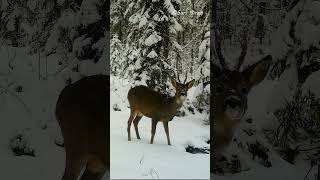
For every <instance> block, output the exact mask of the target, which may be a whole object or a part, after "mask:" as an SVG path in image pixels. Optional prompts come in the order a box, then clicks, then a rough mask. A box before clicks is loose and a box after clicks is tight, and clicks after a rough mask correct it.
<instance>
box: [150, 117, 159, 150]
mask: <svg viewBox="0 0 320 180" xmlns="http://www.w3.org/2000/svg"><path fill="white" fill-rule="evenodd" d="M157 123H158V120H155V119H152V122H151V140H150V144H153V139H154V135H155V134H156V128H157Z"/></svg>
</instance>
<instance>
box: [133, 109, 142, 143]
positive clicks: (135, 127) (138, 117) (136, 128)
mask: <svg viewBox="0 0 320 180" xmlns="http://www.w3.org/2000/svg"><path fill="white" fill-rule="evenodd" d="M141 118H142V116H141V115H139V114H138V115H137V116H136V118H134V120H133V125H134V129H135V131H136V135H137V139H140V135H139V129H138V124H139V122H140V120H141Z"/></svg>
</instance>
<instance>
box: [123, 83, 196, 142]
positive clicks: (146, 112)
mask: <svg viewBox="0 0 320 180" xmlns="http://www.w3.org/2000/svg"><path fill="white" fill-rule="evenodd" d="M193 83H194V80H192V81H190V82H188V83H186V84H179V83H177V82H176V81H174V80H172V85H173V86H174V87H175V89H176V94H175V96H174V97H170V98H166V97H165V96H164V95H163V94H161V93H159V92H156V91H153V90H152V89H150V88H148V87H146V86H136V87H134V88H132V89H130V90H129V92H128V101H129V104H130V109H131V113H130V117H129V120H128V128H127V131H128V141H131V135H130V127H131V123H132V122H133V124H134V127H135V131H136V135H137V138H138V139H140V135H139V130H138V124H139V121H140V120H141V118H142V117H143V116H147V117H149V118H151V119H152V127H151V141H150V144H152V143H153V139H154V135H155V132H156V126H157V123H158V122H159V121H161V122H162V123H163V126H164V129H165V132H166V135H167V141H168V145H171V142H170V137H169V127H168V123H169V121H170V120H172V118H173V117H174V115H175V114H176V112H177V110H179V109H180V108H181V106H182V103H183V101H182V99H181V93H182V92H187V91H188V89H190V88H191V87H192V86H193Z"/></svg>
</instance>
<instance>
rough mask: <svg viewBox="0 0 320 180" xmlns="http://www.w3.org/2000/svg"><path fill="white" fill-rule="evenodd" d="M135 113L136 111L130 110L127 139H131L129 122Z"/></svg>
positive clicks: (129, 122)
mask: <svg viewBox="0 0 320 180" xmlns="http://www.w3.org/2000/svg"><path fill="white" fill-rule="evenodd" d="M136 115H137V113H135V112H134V111H132V110H131V113H130V117H129V120H128V128H127V132H128V141H131V134H130V128H131V123H132V121H133V119H134V118H135V116H136Z"/></svg>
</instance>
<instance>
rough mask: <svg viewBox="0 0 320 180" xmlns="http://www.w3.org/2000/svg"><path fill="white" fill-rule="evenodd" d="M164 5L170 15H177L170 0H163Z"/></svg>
mask: <svg viewBox="0 0 320 180" xmlns="http://www.w3.org/2000/svg"><path fill="white" fill-rule="evenodd" d="M164 6H165V7H166V8H167V9H168V11H169V13H170V14H171V15H172V16H175V15H177V11H176V10H175V9H174V7H173V5H172V3H171V0H165V1H164Z"/></svg>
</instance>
